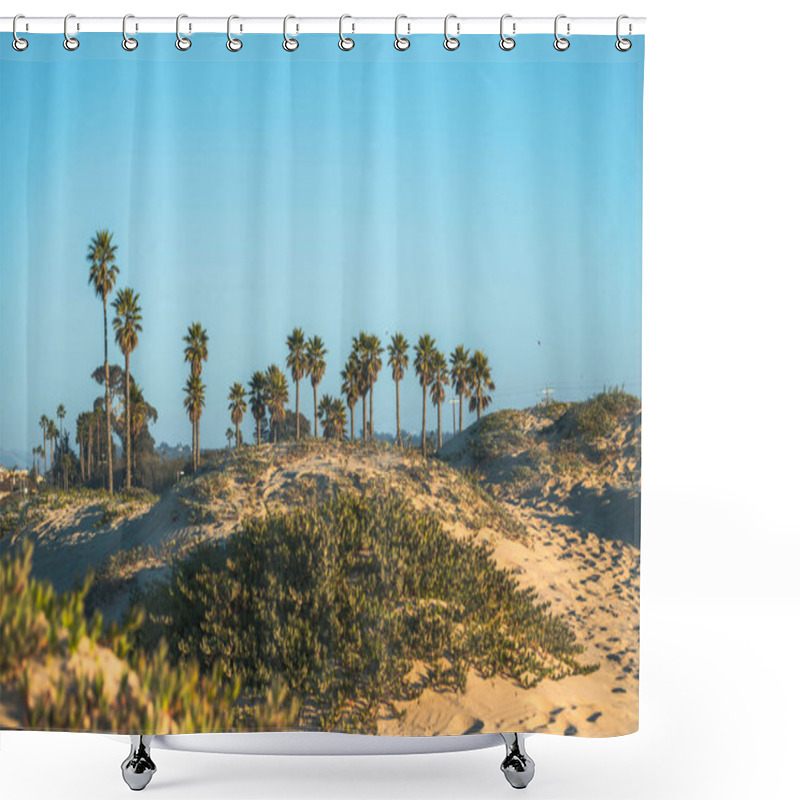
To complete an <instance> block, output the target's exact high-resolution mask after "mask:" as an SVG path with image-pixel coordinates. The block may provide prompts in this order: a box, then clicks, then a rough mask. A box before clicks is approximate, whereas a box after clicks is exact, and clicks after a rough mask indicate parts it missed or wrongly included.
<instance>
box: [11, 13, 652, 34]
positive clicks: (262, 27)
mask: <svg viewBox="0 0 800 800" xmlns="http://www.w3.org/2000/svg"><path fill="white" fill-rule="evenodd" d="M553 19H554V18H553V17H514V16H510V17H506V22H505V24H506V30H507V31H508V33H509V34H512V35H520V34H526V33H549V34H551V35H552V33H553ZM561 19H562V23H561V24H562V25H563V28H562V30H563V31H564V32H565V33H566V32H567V28H566V26H567V23H569V26H570V28H569V34H572V35H575V34H583V35H587V34H588V35H612V36H613V35H614V33H615V31H616V18H615V17H569V16H564V17H562V18H561ZM12 23H13V17H0V31H11V30H12ZM499 24H500V17H499V16H497V17H459V16H457V15H456V16H455V17H453V18H451V20H450V26H451V28H450V29H451V30H452V32H453V33H455V34H458V35H464V34H480V33H494V34H496V33H497V32H498V25H499ZM283 25H284V18H283V17H238V18H236V21H235V24H234V30H235V31H236V32H237V33H283ZM399 25H400V28H399V29H400V32H401V33H402V34H404V35H408V34H415V33H436V34H441V33H442V32H443V30H444V18H443V17H402V18H401V21H400V23H399ZM644 26H645V18H644V17H629V18H627V19H626V20H625V34H626V35H631V34H642V33H644ZM227 29H228V18H227V17H193V16H191V15H186V17H185V18H184V20H183V22H182V27H181V30H182V32H184V33H185V34H192V33H225V32H226V31H227ZM70 30H71V31H72V32H77V33H119V32H120V31H121V30H122V17H81V16H75V17H71V18H70ZM127 30H128V33H129V34H133V33H175V17H136V16H130V17H129V19H128V23H127ZM291 30H292V31H293V32H294V33H338V32H339V17H294V18H292V21H291ZM345 30H346V31H347V32H348V33H386V34H393V33H395V18H394V17H347V22H346V24H345ZM17 32H18V33H20V34H22V33H62V34H63V32H64V17H20V18H19V20H18V22H17Z"/></svg>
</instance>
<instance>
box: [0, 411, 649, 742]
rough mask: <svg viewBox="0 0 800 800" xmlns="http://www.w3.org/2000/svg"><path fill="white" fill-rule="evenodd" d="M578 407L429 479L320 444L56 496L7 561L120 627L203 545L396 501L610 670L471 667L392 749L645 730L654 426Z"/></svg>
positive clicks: (374, 447)
mask: <svg viewBox="0 0 800 800" xmlns="http://www.w3.org/2000/svg"><path fill="white" fill-rule="evenodd" d="M615 402H616V401H615ZM637 402H638V401H637ZM579 405H581V404H575V405H573V406H558V407H556V408H550V407H538V408H536V409H531V410H528V411H500V412H496V413H494V414H490V415H487V416H486V417H485V418H484V419H483V420H481V421H480V423H477V424H476V425H473V426H471V428H469V429H468V430H466V431H464V433H463V434H461V435H459V436H458V437H456V438H455V439H454V440H452V441H451V442H449V443H448V444H447V445H446V446H445V448H443V451H442V453H441V454H440V458H433V459H428V460H427V461H426V460H423V459H422V458H421V456H420V454H419V453H418V452H416V451H409V452H403V451H400V450H398V449H397V448H395V447H393V446H391V445H388V444H384V443H375V444H371V445H363V444H360V443H359V444H354V445H353V444H337V443H334V442H329V441H313V440H308V441H303V442H301V443H300V444H284V445H279V446H277V447H273V446H271V445H262V446H261V447H247V448H244V449H242V450H240V451H233V452H224V453H221V454H218V455H217V456H215V457H214V458H212V459H210V460H208V461H207V462H206V463H205V464H204V465H203V467H202V468H201V470H200V472H199V473H198V474H197V475H196V476H194V477H190V478H187V479H184V480H183V481H182V482H181V483H180V484H179V485H178V486H176V487H174V488H173V489H171V490H169V491H168V492H166V493H165V494H164V495H162V497H161V498H160V499H156V498H153V497H150V496H147V495H144V494H140V495H138V496H134V497H130V498H125V497H118V498H114V500H107V499H106V498H104V497H103V496H102V495H100V494H97V493H87V492H72V493H59V494H51V495H44V496H43V499H42V498H40V499H38V500H36V501H34V502H33V503H31V504H29V506H27V507H24V508H22V509H21V510H20V512H19V513H18V514H17V516H16V517H15V519H14V520H13V522H9V519H8V518H4V527H5V529H6V530H9V532H8V533H7V534H6V535H5V536H4V537H3V538H2V539H0V551H2V550H8V549H9V548H10V546H12V545H13V544H14V543H19V542H20V541H23V540H29V541H32V542H33V543H34V544H35V545H36V547H35V553H34V566H33V569H34V573H35V575H36V576H37V577H40V578H46V579H49V580H52V581H53V582H54V583H55V584H56V587H57V588H59V589H62V590H63V589H66V588H69V587H71V586H72V585H74V583H75V582H76V581H81V580H82V579H83V576H84V574H85V571H86V569H87V568H89V567H91V568H93V569H94V570H95V571H96V572H97V579H96V581H95V584H94V586H93V587H92V589H91V591H90V592H89V595H88V597H87V598H86V604H87V607H89V608H90V609H99V610H100V611H102V613H103V615H104V617H105V618H111V619H120V618H121V617H122V615H123V613H124V611H125V610H126V608H127V606H128V600H129V597H130V596H131V594H132V593H134V594H136V593H139V592H142V591H146V590H147V587H148V586H149V585H151V584H152V581H153V580H154V579H168V577H169V575H170V565H171V564H172V563H173V559H175V558H181V557H185V556H186V555H188V554H190V553H191V552H192V551H193V550H194V548H195V547H196V546H197V545H198V544H199V543H201V542H208V543H214V542H223V541H227V540H228V538H229V537H230V536H231V535H232V534H233V533H234V532H235V531H240V530H242V528H243V527H248V526H249V524H250V521H257V520H263V519H265V518H266V517H270V518H277V517H280V516H281V515H283V514H286V513H287V512H293V511H304V510H308V509H314V508H319V507H320V505H321V504H323V503H326V502H330V501H333V500H335V499H336V498H340V497H346V496H371V497H377V498H381V497H391V498H395V499H397V500H398V501H400V502H402V503H405V504H407V505H408V506H409V507H410V508H412V509H414V510H415V511H416V512H419V513H421V514H430V515H431V516H432V518H433V519H435V520H437V522H438V523H440V524H441V526H442V529H443V531H444V532H446V533H447V534H448V535H449V536H452V537H453V538H454V539H455V540H456V541H460V542H465V543H473V544H482V543H483V544H485V545H486V546H487V547H488V548H489V550H490V552H491V557H492V560H493V562H494V563H495V564H496V565H497V567H498V568H501V569H507V570H509V572H510V574H511V575H512V576H513V578H514V580H515V582H516V584H517V585H518V586H519V588H520V589H521V590H525V589H531V590H533V591H535V593H536V595H537V596H538V597H539V598H540V599H541V600H544V601H547V602H549V603H550V604H551V609H552V611H554V612H555V613H556V614H558V615H559V616H560V617H561V618H563V619H564V620H566V621H567V623H568V624H569V626H570V627H571V628H572V630H573V631H574V633H575V636H576V637H577V642H578V643H579V644H580V645H582V646H583V647H584V648H585V653H584V654H583V655H582V656H580V657H579V661H580V662H581V663H582V664H585V665H587V666H588V665H599V670H598V671H597V672H595V673H594V674H593V675H581V674H576V675H572V676H567V677H562V678H560V679H559V680H556V679H550V678H546V679H545V680H543V681H541V682H540V683H539V684H538V685H537V686H535V687H534V688H526V687H525V686H524V685H522V684H521V683H520V682H519V681H517V680H514V679H511V678H509V677H508V676H503V675H494V676H489V675H487V674H481V673H480V672H479V671H477V670H476V669H474V668H472V667H468V668H467V670H466V672H465V674H464V676H463V680H462V681H461V682H460V685H459V686H458V687H457V688H453V689H451V690H443V689H433V688H427V689H424V690H423V691H422V692H421V694H420V695H419V696H418V697H413V698H408V699H406V700H401V701H399V702H398V703H397V704H396V708H395V711H396V712H399V715H398V714H397V713H386V714H384V715H383V716H382V717H381V721H380V724H379V730H380V731H381V732H384V733H399V734H403V733H406V734H407V733H413V732H420V733H430V734H436V733H455V732H464V731H478V730H498V729H503V728H508V729H513V728H522V729H526V730H547V731H552V732H557V733H565V734H574V733H580V734H582V735H603V734H604V733H606V732H609V731H619V730H634V729H635V726H636V697H637V695H638V564H639V559H638V549H637V547H636V546H635V545H634V542H635V543H636V544H638V497H639V495H638V480H639V447H640V444H639V443H640V438H639V419H640V411H639V408H638V405H632V404H631V403H628V402H627V401H626V402H624V403H622V404H621V405H622V406H623V407H622V408H620V409H618V411H615V412H614V415H613V416H612V424H610V425H608V424H606V423H607V420H605V422H604V421H603V420H604V418H603V416H602V415H600V417H599V420H600V421H599V422H598V420H597V419H595V418H594V417H593V416H592V414H593V413H594V412H593V411H592V410H591V409H590V410H589V412H588V419H589V422H590V423H592V426H590V427H588V428H587V412H586V409H585V408H577V406H579ZM615 498H616V499H615ZM420 668H421V665H419V664H416V665H414V666H413V669H412V673H413V671H414V670H418V669H420ZM409 680H411V681H412V682H413V674H412V675H410V676H409ZM576 699H577V700H576Z"/></svg>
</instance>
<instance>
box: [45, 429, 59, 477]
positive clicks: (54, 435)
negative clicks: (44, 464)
mask: <svg viewBox="0 0 800 800" xmlns="http://www.w3.org/2000/svg"><path fill="white" fill-rule="evenodd" d="M47 438H48V439H49V440H50V469H53V467H54V466H55V465H54V464H53V447H54V446H55V441H56V439H58V428H57V427H56V423H55V422H54V421H53V420H52V419H49V420H47ZM53 480H54V481H55V472H54V473H53Z"/></svg>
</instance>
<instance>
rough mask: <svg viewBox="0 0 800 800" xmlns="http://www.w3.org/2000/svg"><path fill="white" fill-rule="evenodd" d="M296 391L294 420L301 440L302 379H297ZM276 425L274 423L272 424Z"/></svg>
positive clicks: (298, 437)
mask: <svg viewBox="0 0 800 800" xmlns="http://www.w3.org/2000/svg"><path fill="white" fill-rule="evenodd" d="M294 385H295V392H294V421H295V428H296V431H297V441H298V442H299V441H300V381H295V382H294ZM316 422H317V419H316V416H315V417H314V425H315V427H316ZM272 427H273V428H274V427H275V426H274V425H273V426H272Z"/></svg>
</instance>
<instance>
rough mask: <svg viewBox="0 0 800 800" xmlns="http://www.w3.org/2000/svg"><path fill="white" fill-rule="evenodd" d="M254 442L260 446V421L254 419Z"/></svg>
mask: <svg viewBox="0 0 800 800" xmlns="http://www.w3.org/2000/svg"><path fill="white" fill-rule="evenodd" d="M256 441H257V442H258V444H261V420H260V419H258V418H256Z"/></svg>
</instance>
